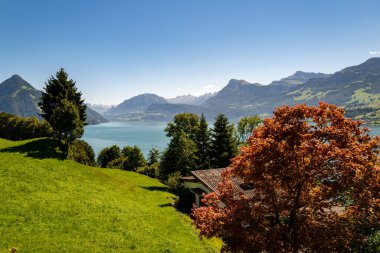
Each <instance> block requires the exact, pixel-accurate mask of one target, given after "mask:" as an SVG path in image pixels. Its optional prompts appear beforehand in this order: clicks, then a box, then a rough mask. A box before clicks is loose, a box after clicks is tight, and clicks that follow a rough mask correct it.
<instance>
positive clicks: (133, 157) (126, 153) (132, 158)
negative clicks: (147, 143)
mask: <svg viewBox="0 0 380 253" xmlns="http://www.w3.org/2000/svg"><path fill="white" fill-rule="evenodd" d="M121 154H122V156H123V157H125V160H124V162H123V168H124V169H125V170H132V171H136V170H137V169H138V168H140V167H145V166H146V161H145V158H144V155H143V154H142V152H141V150H140V148H139V147H137V146H133V147H130V146H126V147H124V148H123V150H122V151H121Z"/></svg>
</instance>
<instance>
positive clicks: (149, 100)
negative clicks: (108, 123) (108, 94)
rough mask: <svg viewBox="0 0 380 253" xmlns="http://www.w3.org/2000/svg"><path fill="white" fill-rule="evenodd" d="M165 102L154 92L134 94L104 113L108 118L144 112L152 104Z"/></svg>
mask: <svg viewBox="0 0 380 253" xmlns="http://www.w3.org/2000/svg"><path fill="white" fill-rule="evenodd" d="M164 103H167V101H166V99H165V98H163V97H160V96H157V95H156V94H151V93H145V94H141V95H138V96H134V97H132V98H130V99H127V100H125V101H124V102H122V103H121V104H119V105H117V106H116V107H112V108H110V109H109V110H108V111H107V112H105V113H104V115H105V116H106V117H108V118H111V119H112V118H115V117H118V116H121V115H126V114H130V113H141V112H144V111H145V110H146V109H147V108H148V107H149V106H150V105H152V104H164Z"/></svg>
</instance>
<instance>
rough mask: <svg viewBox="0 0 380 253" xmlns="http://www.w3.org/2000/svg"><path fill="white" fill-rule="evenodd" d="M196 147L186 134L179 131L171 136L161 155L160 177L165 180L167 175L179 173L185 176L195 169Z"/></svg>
mask: <svg viewBox="0 0 380 253" xmlns="http://www.w3.org/2000/svg"><path fill="white" fill-rule="evenodd" d="M195 153H196V146H195V143H194V141H192V140H191V139H190V138H189V137H188V135H187V134H186V133H184V132H183V131H179V132H178V133H177V134H175V135H174V136H173V138H172V139H171V141H170V143H169V144H168V148H167V149H166V150H165V152H164V153H163V155H162V161H161V169H160V174H161V175H160V177H161V178H162V179H164V180H166V179H167V178H168V176H169V174H172V173H174V172H176V171H179V172H180V174H181V175H182V176H185V175H186V174H187V173H188V172H189V171H191V170H193V169H194V168H195V167H196V155H195Z"/></svg>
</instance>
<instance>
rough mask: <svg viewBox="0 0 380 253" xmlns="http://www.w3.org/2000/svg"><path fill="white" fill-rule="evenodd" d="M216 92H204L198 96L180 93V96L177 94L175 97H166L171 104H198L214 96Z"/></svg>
mask: <svg viewBox="0 0 380 253" xmlns="http://www.w3.org/2000/svg"><path fill="white" fill-rule="evenodd" d="M215 94H216V92H213V93H211V92H210V93H205V94H203V95H200V96H198V97H197V96H193V95H190V94H188V95H182V96H177V97H175V98H168V99H166V100H167V101H168V102H169V103H171V104H189V105H200V104H202V103H203V102H205V101H206V100H207V99H209V98H210V97H212V96H214V95H215Z"/></svg>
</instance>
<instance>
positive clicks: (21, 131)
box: [0, 112, 52, 140]
mask: <svg viewBox="0 0 380 253" xmlns="http://www.w3.org/2000/svg"><path fill="white" fill-rule="evenodd" d="M51 136H52V129H51V127H50V125H49V123H47V122H46V121H40V120H38V119H37V118H36V117H28V118H23V117H18V116H15V115H12V114H9V113H5V112H0V138H5V139H8V140H26V139H33V138H39V137H51Z"/></svg>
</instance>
